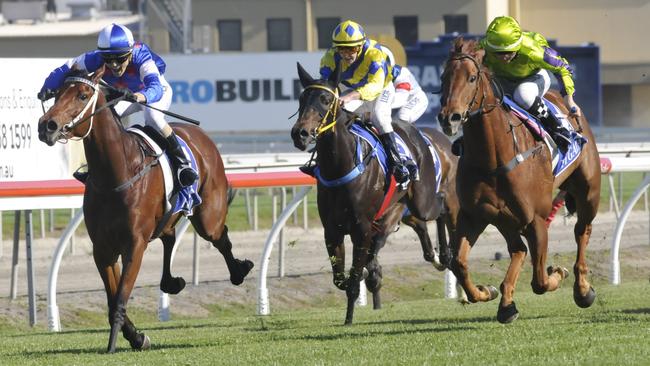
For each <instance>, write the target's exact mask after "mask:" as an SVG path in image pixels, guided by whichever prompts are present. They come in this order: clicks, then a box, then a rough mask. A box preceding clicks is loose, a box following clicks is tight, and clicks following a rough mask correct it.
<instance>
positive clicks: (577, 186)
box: [438, 39, 600, 323]
mask: <svg viewBox="0 0 650 366" xmlns="http://www.w3.org/2000/svg"><path fill="white" fill-rule="evenodd" d="M484 52H485V51H484V50H480V49H478V48H477V42H476V41H465V40H462V39H456V40H455V43H454V46H453V48H452V50H451V52H450V55H449V59H448V61H447V63H446V65H445V71H444V73H443V78H442V95H441V104H442V108H441V112H440V115H439V116H438V119H439V121H440V122H441V125H442V126H443V130H444V131H445V133H447V134H448V135H453V134H455V133H456V132H457V131H458V129H459V128H460V127H461V126H462V129H463V136H464V137H463V139H464V140H463V155H462V157H461V159H460V161H459V163H458V173H457V178H456V179H457V194H458V199H459V201H460V206H461V212H460V213H459V216H458V228H457V237H456V238H452V241H451V247H452V250H453V252H454V255H455V259H454V260H452V265H451V269H452V270H453V272H454V274H455V275H456V277H457V278H458V280H459V283H460V284H461V286H462V287H463V289H464V290H465V292H466V293H467V297H468V299H469V301H470V302H476V301H490V300H493V299H495V298H496V297H497V296H498V292H497V290H496V288H494V287H493V286H475V285H474V283H472V280H471V279H470V275H469V272H468V264H467V257H468V255H469V252H470V250H471V249H472V246H473V245H474V243H475V242H476V240H477V239H478V237H479V235H480V234H481V233H482V232H483V230H484V229H485V227H486V226H487V225H488V224H492V225H495V226H496V227H497V229H498V230H499V232H500V233H501V234H502V235H503V237H504V238H505V239H506V242H507V245H508V252H509V253H510V266H509V267H508V270H507V273H506V276H505V279H504V280H503V283H501V294H502V297H501V302H500V304H499V310H498V312H497V319H498V320H499V321H500V322H502V323H508V322H511V321H513V320H515V319H516V318H517V316H518V311H517V308H516V307H515V303H514V301H513V294H514V290H515V284H516V282H517V278H518V277H519V273H520V271H521V268H522V265H523V263H524V260H525V258H526V255H527V249H526V245H525V244H524V242H523V241H522V239H521V236H522V235H523V236H524V237H525V238H526V241H527V243H528V249H529V250H530V254H531V259H532V264H533V278H532V282H531V285H532V289H533V292H535V293H536V294H543V293H545V292H547V291H553V290H555V289H557V288H558V287H559V286H560V283H561V282H562V280H564V279H565V278H566V277H567V276H568V275H569V271H567V270H566V269H564V268H560V267H549V268H545V265H546V256H547V251H548V232H547V228H546V226H545V220H546V218H547V216H548V214H549V212H550V211H551V203H552V200H553V196H552V192H553V190H554V189H556V188H560V189H562V190H564V191H567V192H568V194H567V208H568V209H569V210H570V211H571V212H576V210H577V214H578V219H577V223H576V225H575V228H574V234H575V240H576V243H577V257H576V262H575V265H574V267H573V272H574V275H575V283H574V286H573V298H574V301H575V303H576V304H577V305H578V306H580V307H583V308H584V307H589V306H590V305H591V304H592V303H593V301H594V299H595V297H596V294H595V291H594V290H593V288H592V287H591V285H590V284H589V282H588V281H587V274H588V273H589V269H588V267H587V263H586V251H587V244H588V242H589V236H590V235H591V229H592V226H591V225H592V224H591V223H592V221H593V219H594V217H595V216H596V213H597V212H598V203H599V197H600V165H599V157H598V151H597V150H596V144H595V141H594V136H593V134H592V132H591V129H590V128H589V125H588V124H587V121H586V120H585V119H584V118H582V117H581V118H580V119H581V121H580V123H579V124H577V125H576V126H574V127H575V128H576V130H578V129H579V128H580V126H581V128H582V133H583V135H584V136H585V137H586V138H587V139H588V142H587V144H585V145H584V147H583V151H582V154H581V156H580V157H579V158H578V160H577V161H575V162H574V163H573V164H572V165H571V166H570V167H568V168H567V169H566V170H565V172H563V173H562V174H561V175H559V176H558V177H555V178H554V177H553V172H552V171H551V156H550V153H549V152H548V150H547V149H546V148H545V147H543V146H542V145H543V143H542V142H541V141H539V140H538V139H536V138H535V137H534V136H533V135H532V133H531V132H530V131H529V130H528V129H527V128H526V127H525V126H524V125H523V124H522V123H520V122H519V120H518V119H517V118H516V117H515V116H514V115H511V114H510V113H509V112H508V111H507V110H506V109H505V108H504V107H502V105H501V100H500V99H499V97H497V95H495V92H494V91H493V87H492V84H491V78H492V76H491V74H490V72H489V71H488V69H487V68H486V67H485V65H483V57H484V55H485V53H484ZM546 98H548V99H549V100H550V101H552V102H553V103H554V104H555V105H557V106H559V107H560V108H561V109H562V111H563V113H565V114H567V115H568V112H567V110H566V108H565V107H564V103H563V102H562V99H561V97H560V96H559V94H558V93H557V92H550V93H548V94H547V95H546ZM572 123H574V124H576V123H575V121H572Z"/></svg>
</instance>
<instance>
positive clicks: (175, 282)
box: [160, 277, 185, 295]
mask: <svg viewBox="0 0 650 366" xmlns="http://www.w3.org/2000/svg"><path fill="white" fill-rule="evenodd" d="M184 288H185V279H183V277H174V278H172V279H171V280H170V281H167V282H160V291H162V292H165V293H168V294H170V295H176V294H178V293H179V292H181V291H183V289H184Z"/></svg>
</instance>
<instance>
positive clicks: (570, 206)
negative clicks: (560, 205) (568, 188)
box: [564, 192, 576, 216]
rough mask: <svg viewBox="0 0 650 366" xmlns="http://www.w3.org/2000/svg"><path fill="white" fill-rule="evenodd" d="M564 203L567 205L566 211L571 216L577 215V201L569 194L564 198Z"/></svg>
mask: <svg viewBox="0 0 650 366" xmlns="http://www.w3.org/2000/svg"><path fill="white" fill-rule="evenodd" d="M564 202H565V204H566V209H567V211H569V215H568V216H571V215H573V214H574V213H576V199H575V198H574V197H573V196H572V195H571V194H570V193H569V192H567V193H566V196H565V197H564Z"/></svg>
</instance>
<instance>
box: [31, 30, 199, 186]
mask: <svg viewBox="0 0 650 366" xmlns="http://www.w3.org/2000/svg"><path fill="white" fill-rule="evenodd" d="M102 66H106V70H105V72H104V75H103V76H102V79H103V80H104V81H105V82H106V83H108V84H109V85H111V86H113V87H115V88H118V89H124V90H129V91H131V92H132V93H133V94H132V97H129V98H127V100H125V101H121V102H119V103H117V104H116V105H115V107H114V109H115V112H116V113H117V114H118V115H119V116H128V115H130V114H132V113H135V112H138V111H143V112H144V118H145V124H147V125H149V126H152V127H154V128H156V129H157V130H158V131H160V133H161V134H162V135H163V136H164V137H165V139H166V140H167V143H168V144H169V145H168V148H167V153H168V156H169V158H170V160H171V162H172V166H173V168H174V170H175V171H176V175H177V178H178V182H179V183H180V184H181V186H188V185H191V184H192V183H194V181H196V179H198V174H197V173H196V171H194V170H193V169H192V167H191V166H190V164H189V161H188V160H187V158H186V157H185V154H184V153H183V151H182V148H181V147H180V145H179V143H178V140H177V139H176V135H175V133H174V131H173V130H172V128H171V127H170V126H169V124H167V121H165V115H164V114H163V113H162V112H159V111H156V110H154V109H151V108H146V107H143V106H142V104H141V103H143V104H144V103H146V104H148V105H150V106H152V107H155V108H157V109H161V110H167V109H169V106H170V105H171V102H172V88H171V87H170V85H169V83H168V82H167V80H165V77H164V73H165V68H166V65H165V62H164V61H163V60H162V58H160V56H158V55H157V54H155V53H154V52H153V51H151V50H150V49H149V47H148V46H147V45H146V44H144V43H139V42H138V43H136V42H135V41H134V39H133V34H132V33H131V31H130V30H129V29H128V28H126V27H125V26H123V25H120V24H111V25H109V26H107V27H105V28H104V29H102V30H101V31H100V33H99V37H98V39H97V49H96V50H92V51H89V52H86V53H84V54H81V55H79V56H77V57H75V58H73V59H70V60H68V61H67V62H66V63H65V64H63V65H62V66H61V67H58V68H56V69H54V71H52V73H50V75H49V76H48V77H47V79H45V83H44V84H43V87H42V88H41V91H40V92H39V94H38V97H39V99H41V100H44V99H49V97H51V96H52V94H53V91H55V90H57V89H59V88H60V87H61V86H62V85H63V83H64V80H65V78H66V75H67V74H68V72H69V71H70V70H72V69H73V68H76V69H80V70H85V71H88V72H94V71H96V70H98V69H100V68H101V67H102Z"/></svg>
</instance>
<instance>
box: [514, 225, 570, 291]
mask: <svg viewBox="0 0 650 366" xmlns="http://www.w3.org/2000/svg"><path fill="white" fill-rule="evenodd" d="M523 234H524V236H525V237H526V240H527V241H528V248H529V249H530V256H531V259H532V262H533V279H532V281H531V286H532V288H533V292H535V293H536V294H538V295H541V294H543V293H545V292H547V291H555V290H556V289H557V288H558V287H560V284H561V283H562V280H564V279H565V278H566V277H567V276H568V275H569V272H568V271H567V270H566V269H564V268H559V267H549V268H548V269H547V268H545V266H546V256H547V254H548V253H547V252H548V229H547V228H546V217H541V216H538V215H535V216H534V218H533V221H532V222H531V223H530V224H528V226H526V228H525V229H524V230H523Z"/></svg>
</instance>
